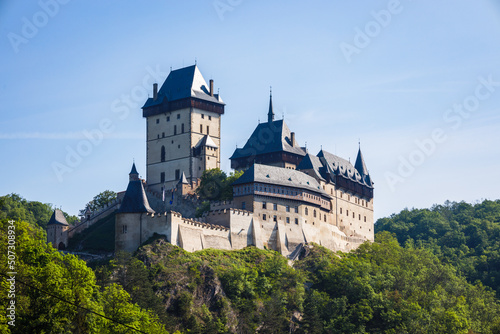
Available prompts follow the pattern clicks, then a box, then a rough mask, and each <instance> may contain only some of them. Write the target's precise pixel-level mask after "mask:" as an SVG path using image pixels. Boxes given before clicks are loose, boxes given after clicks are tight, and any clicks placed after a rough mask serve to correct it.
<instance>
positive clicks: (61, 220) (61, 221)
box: [47, 209, 68, 226]
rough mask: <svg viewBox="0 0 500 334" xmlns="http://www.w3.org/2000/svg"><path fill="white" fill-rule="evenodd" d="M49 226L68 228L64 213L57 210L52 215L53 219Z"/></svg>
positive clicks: (51, 218)
mask: <svg viewBox="0 0 500 334" xmlns="http://www.w3.org/2000/svg"><path fill="white" fill-rule="evenodd" d="M47 225H64V226H68V222H67V221H66V218H65V217H64V214H63V213H62V211H61V210H59V209H55V210H54V213H53V214H52V217H50V220H49V222H48V223H47Z"/></svg>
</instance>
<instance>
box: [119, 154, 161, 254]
mask: <svg viewBox="0 0 500 334" xmlns="http://www.w3.org/2000/svg"><path fill="white" fill-rule="evenodd" d="M142 182H143V181H142V180H141V179H140V178H139V173H138V172H137V169H136V168H135V163H134V164H133V165H132V170H131V171H130V174H129V182H128V186H127V190H126V191H125V195H124V196H123V200H122V203H121V205H120V209H119V210H118V212H117V213H116V222H115V251H128V252H133V251H135V250H136V249H137V248H138V247H139V246H140V245H141V244H142V243H143V242H144V241H146V240H147V238H146V237H145V236H144V235H145V233H146V232H147V231H145V229H144V228H143V225H144V221H145V220H146V219H147V218H146V217H147V215H148V214H154V213H155V212H154V210H153V209H151V207H150V206H149V202H148V198H147V197H146V192H145V191H144V186H143V184H142Z"/></svg>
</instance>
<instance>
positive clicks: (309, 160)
mask: <svg viewBox="0 0 500 334" xmlns="http://www.w3.org/2000/svg"><path fill="white" fill-rule="evenodd" d="M304 169H310V170H312V171H313V173H314V175H313V176H315V177H316V178H318V179H320V180H325V179H324V177H323V176H322V175H321V171H322V170H323V169H324V167H323V164H322V163H321V160H320V159H319V158H318V157H317V156H314V155H312V154H310V153H307V154H306V156H305V157H304V159H302V161H301V162H300V164H299V165H298V166H297V170H304Z"/></svg>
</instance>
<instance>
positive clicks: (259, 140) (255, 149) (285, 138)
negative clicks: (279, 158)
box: [230, 120, 306, 159]
mask: <svg viewBox="0 0 500 334" xmlns="http://www.w3.org/2000/svg"><path fill="white" fill-rule="evenodd" d="M290 138H291V132H290V129H289V128H288V126H287V125H286V123H285V121H283V120H278V121H273V122H266V123H260V124H259V125H257V128H256V129H255V130H254V132H253V133H252V135H251V136H250V138H249V139H248V141H247V142H246V144H245V146H243V148H237V149H236V150H235V151H234V153H233V155H232V156H231V158H230V159H238V158H242V157H248V156H252V155H260V154H266V153H274V152H288V153H293V154H297V155H300V156H305V155H306V152H305V151H304V149H302V148H301V147H299V145H298V144H297V142H295V143H294V146H293V147H292V145H291V139H290Z"/></svg>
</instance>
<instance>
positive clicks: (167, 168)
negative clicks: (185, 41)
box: [142, 65, 225, 192]
mask: <svg viewBox="0 0 500 334" xmlns="http://www.w3.org/2000/svg"><path fill="white" fill-rule="evenodd" d="M224 107H225V104H224V102H223V101H222V99H221V97H220V96H219V94H216V93H215V92H214V82H213V80H210V81H209V85H207V83H206V81H205V79H204V78H203V76H202V75H201V73H200V71H199V69H198V67H197V66H196V65H193V66H189V67H185V68H181V69H178V70H174V71H171V72H170V74H169V75H168V77H167V79H166V80H165V82H164V83H163V85H162V86H161V88H160V90H158V85H157V84H154V85H153V97H150V98H148V100H147V101H146V103H145V104H144V106H143V107H142V110H143V117H145V118H146V150H147V151H146V152H147V153H146V155H147V156H146V165H147V166H146V180H147V184H148V188H149V189H151V190H155V191H157V192H161V191H162V190H163V189H171V188H174V187H175V186H176V185H177V183H178V182H179V180H180V179H181V177H182V174H183V173H184V174H185V176H186V178H187V181H188V183H189V184H190V185H191V187H192V188H196V187H197V185H198V182H199V179H200V177H201V174H202V173H203V171H205V170H207V169H212V168H220V144H221V116H222V115H223V114H224Z"/></svg>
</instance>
